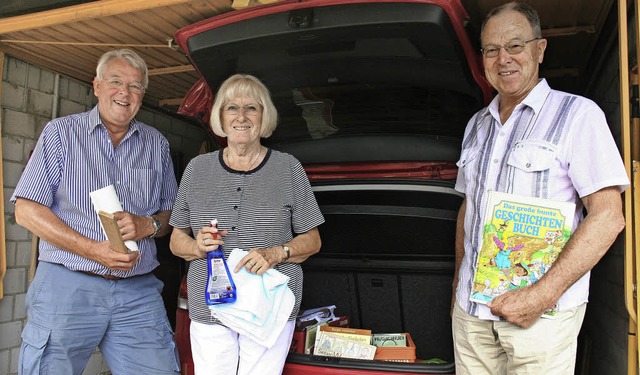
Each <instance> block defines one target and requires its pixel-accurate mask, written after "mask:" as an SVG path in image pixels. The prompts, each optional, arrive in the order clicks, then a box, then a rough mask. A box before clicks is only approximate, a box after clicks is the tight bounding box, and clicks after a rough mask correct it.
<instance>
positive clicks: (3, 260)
mask: <svg viewBox="0 0 640 375" xmlns="http://www.w3.org/2000/svg"><path fill="white" fill-rule="evenodd" d="M4 57H5V56H4V53H1V52H0V72H2V71H4ZM0 98H2V82H1V81H0ZM1 132H2V123H1V122H0V133H1ZM0 155H2V144H0ZM2 164H3V163H0V185H2V186H4V179H3V178H2V176H3V175H4V174H3V173H2ZM6 246H7V245H6V243H5V234H4V189H3V190H0V299H2V297H3V296H4V292H3V290H4V287H3V286H2V281H3V279H4V277H5V275H6V274H7V249H6Z"/></svg>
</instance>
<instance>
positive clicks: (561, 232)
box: [471, 191, 576, 317]
mask: <svg viewBox="0 0 640 375" xmlns="http://www.w3.org/2000/svg"><path fill="white" fill-rule="evenodd" d="M575 210H576V205H575V204H574V203H569V202H558V201H552V200H548V199H542V198H535V197H526V196H519V195H514V194H508V193H500V192H493V191H492V192H490V194H489V202H488V204H487V211H486V214H485V220H484V228H483V241H482V248H481V249H480V253H479V254H478V260H477V264H476V274H475V275H474V280H473V288H472V290H471V300H472V301H475V302H478V303H483V304H486V303H488V302H489V301H491V300H493V299H494V298H495V297H497V296H499V295H501V294H503V293H505V292H506V291H509V290H514V289H518V288H522V287H525V286H528V285H531V284H533V283H535V282H536V281H538V280H539V279H540V278H541V277H542V276H543V275H544V274H545V273H546V272H547V271H548V270H549V268H550V267H551V266H552V264H553V262H554V261H555V260H556V259H557V257H558V255H559V254H560V252H561V251H562V248H563V247H564V245H565V243H567V241H568V240H569V237H570V236H571V232H572V228H573V218H574V214H575ZM557 308H558V307H557V306H553V307H552V308H550V309H549V310H547V311H546V312H545V314H544V315H543V316H544V317H553V315H555V313H556V312H557Z"/></svg>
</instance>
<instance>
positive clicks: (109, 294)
mask: <svg viewBox="0 0 640 375" xmlns="http://www.w3.org/2000/svg"><path fill="white" fill-rule="evenodd" d="M96 73H97V75H96V77H95V79H94V81H93V88H94V91H95V95H96V97H97V98H98V104H97V106H96V107H94V108H93V109H92V110H91V111H89V112H85V113H80V114H75V115H70V116H66V117H62V118H58V119H55V120H52V121H51V122H50V123H49V124H47V126H46V127H45V128H44V129H43V131H42V134H41V136H40V139H39V140H38V143H37V145H36V147H35V150H34V152H33V155H32V156H31V159H30V160H29V163H28V164H27V166H26V168H25V171H24V173H23V175H22V177H21V179H20V181H19V182H18V185H17V187H16V189H15V192H14V194H13V197H12V198H11V200H12V201H13V202H14V203H15V215H16V221H17V222H18V224H20V225H22V226H24V227H25V228H27V229H29V230H30V231H31V232H33V233H34V234H35V235H37V236H38V237H40V245H39V258H38V259H39V264H38V268H37V271H36V275H35V278H34V279H33V281H32V283H31V285H30V287H29V291H28V293H27V298H26V306H27V313H28V317H29V320H28V322H27V325H26V326H25V328H24V331H23V333H22V338H23V343H22V348H21V350H20V362H19V369H18V371H19V372H18V373H19V374H39V373H43V372H46V373H51V374H81V373H82V372H83V370H84V368H85V367H86V365H87V363H88V361H89V357H90V356H91V353H93V352H94V350H95V349H96V347H99V348H100V350H101V352H102V354H103V355H104V357H105V358H106V361H107V363H108V365H109V367H110V369H111V371H112V373H113V374H176V373H177V372H178V371H179V364H178V363H179V362H178V359H177V353H176V348H175V345H174V342H173V337H172V336H173V334H172V331H171V327H170V325H169V322H168V319H167V314H166V310H165V307H164V304H163V301H162V297H161V291H162V287H163V285H162V282H160V281H159V280H158V279H157V278H156V277H155V276H154V275H153V274H152V271H153V269H154V268H155V267H157V266H158V264H159V263H158V260H157V257H156V245H155V241H154V237H159V236H164V235H166V234H168V233H169V231H170V227H169V225H168V220H169V216H170V214H171V207H172V205H173V202H174V199H175V195H176V190H177V184H176V179H175V175H174V171H173V165H172V162H171V156H170V153H169V143H168V142H167V140H166V138H165V137H164V136H162V134H160V133H159V132H158V131H157V130H155V129H153V128H152V127H149V126H148V125H145V124H143V123H141V122H139V121H137V120H135V118H134V117H135V115H136V114H137V113H138V110H139V109H140V106H141V104H142V98H143V96H144V92H145V89H146V87H147V85H148V70H147V66H146V64H145V62H144V60H142V59H141V58H140V57H139V56H138V55H137V54H136V53H134V52H133V51H130V50H127V49H123V50H115V51H110V52H107V53H105V54H104V55H103V56H102V57H101V58H100V60H99V62H98V66H97V69H96ZM107 186H113V187H114V190H115V192H116V194H117V196H118V199H119V200H120V203H121V204H122V208H123V210H122V211H118V212H116V213H115V214H114V216H115V219H116V220H117V225H118V227H119V229H120V233H121V234H122V238H123V239H124V240H126V241H129V240H130V241H136V242H137V246H138V251H132V252H131V253H128V254H124V253H121V252H117V251H115V250H114V249H113V248H112V247H111V246H110V243H109V242H108V241H107V239H106V237H105V235H104V233H103V230H102V227H101V224H100V220H99V218H98V216H97V214H96V212H95V210H94V208H93V205H92V202H91V199H90V196H89V193H90V192H92V191H95V190H99V189H102V188H104V187H107ZM45 370H46V371H45Z"/></svg>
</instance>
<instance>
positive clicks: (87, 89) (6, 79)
mask: <svg viewBox="0 0 640 375" xmlns="http://www.w3.org/2000/svg"><path fill="white" fill-rule="evenodd" d="M2 84H3V93H2V98H1V101H0V125H1V127H2V163H3V164H2V166H3V178H4V186H3V192H4V213H5V231H6V256H7V273H6V276H5V278H4V298H3V299H2V300H0V375H5V374H17V371H18V370H17V364H18V354H19V349H20V344H21V338H20V333H21V331H22V327H23V326H24V324H25V323H26V319H27V316H26V311H25V308H24V300H25V295H26V292H27V288H28V286H29V271H30V270H29V267H30V255H31V238H32V236H31V233H30V232H29V231H27V230H26V229H24V228H22V227H21V226H19V225H17V224H16V222H15V219H14V207H13V204H12V203H10V202H9V199H10V197H11V194H12V193H13V190H14V188H15V186H16V184H17V182H18V180H19V178H20V176H21V174H22V171H23V169H24V166H25V165H26V162H27V160H28V158H29V155H30V153H31V151H32V150H33V148H34V146H35V144H36V141H37V139H38V137H39V135H40V133H41V132H42V129H43V127H44V126H45V125H46V123H47V122H49V121H50V120H51V118H52V116H55V117H59V116H64V115H68V114H72V113H78V112H82V111H86V110H89V109H91V108H92V107H93V106H94V105H95V103H96V98H95V96H94V95H93V89H92V87H91V85H87V84H85V83H81V82H78V81H75V80H71V79H69V78H66V77H63V76H59V75H56V74H55V73H53V72H50V71H47V70H45V69H41V68H39V67H37V66H34V65H31V64H28V63H25V62H23V61H20V60H17V59H14V58H11V57H6V58H5V63H4V71H3V72H2ZM137 118H138V119H139V120H141V121H143V122H145V123H146V124H148V125H151V126H154V127H156V128H157V129H158V130H160V131H161V132H162V133H163V134H164V135H165V136H166V137H167V139H168V140H169V142H170V145H171V150H172V152H179V153H180V155H181V156H182V158H184V163H186V162H187V161H188V160H190V159H191V158H192V157H194V156H195V155H196V154H197V152H198V150H199V148H200V145H201V144H202V142H203V141H204V140H205V139H208V135H207V133H206V132H205V131H204V130H203V129H202V128H200V127H197V126H194V125H192V124H190V123H187V122H184V121H181V120H179V119H176V118H172V117H170V116H168V115H167V114H164V113H161V112H158V111H154V110H152V109H148V108H142V109H141V110H140V112H139V114H138V117H137ZM84 374H85V375H97V374H109V369H108V366H107V364H106V363H105V361H104V360H103V358H102V356H101V355H100V353H99V351H96V352H95V353H94V354H93V355H92V357H91V360H90V362H89V364H88V366H87V368H86V369H85V371H84Z"/></svg>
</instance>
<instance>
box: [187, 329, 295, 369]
mask: <svg viewBox="0 0 640 375" xmlns="http://www.w3.org/2000/svg"><path fill="white" fill-rule="evenodd" d="M294 328H295V321H294V320H290V321H288V322H287V324H286V325H285V326H284V329H283V330H282V333H280V336H278V339H277V340H276V343H275V344H274V345H273V346H272V347H271V349H267V348H266V347H264V346H262V345H259V344H256V343H255V342H254V341H252V340H251V339H250V338H248V337H246V336H244V335H240V334H238V333H237V332H236V331H234V330H231V329H229V328H227V327H225V326H222V325H219V324H202V323H197V322H191V327H190V328H189V331H190V333H191V354H192V356H193V366H194V370H195V375H236V374H237V375H280V374H282V369H283V367H284V363H285V361H286V359H287V355H288V354H289V347H290V346H291V339H292V338H293V329H294Z"/></svg>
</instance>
